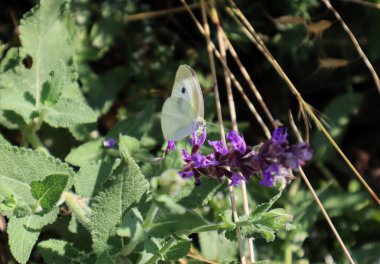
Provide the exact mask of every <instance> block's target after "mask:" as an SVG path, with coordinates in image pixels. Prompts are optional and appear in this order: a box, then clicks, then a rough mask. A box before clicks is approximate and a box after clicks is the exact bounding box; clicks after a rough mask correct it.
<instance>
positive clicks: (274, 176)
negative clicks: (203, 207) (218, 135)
mask: <svg viewBox="0 0 380 264" xmlns="http://www.w3.org/2000/svg"><path fill="white" fill-rule="evenodd" d="M205 140H206V131H204V132H203V133H202V134H201V135H200V136H197V134H196V133H194V134H193V135H192V136H191V139H190V144H191V145H192V150H191V152H190V153H188V152H187V151H186V150H185V149H183V150H182V158H183V161H184V162H185V165H184V169H183V170H182V171H181V172H179V175H180V176H181V177H182V178H186V179H187V178H191V177H194V178H195V182H196V185H199V184H200V182H201V180H200V177H201V176H202V175H204V176H207V177H211V178H214V179H216V180H218V181H219V182H222V181H223V177H227V178H228V179H230V185H231V186H234V187H236V186H238V185H241V183H242V182H243V181H244V182H248V181H249V180H250V179H251V177H252V176H253V175H256V176H257V177H259V178H260V179H261V180H260V184H261V185H263V186H266V187H273V186H275V185H276V184H277V183H280V182H285V183H286V182H290V181H291V180H292V179H293V178H294V176H293V174H292V171H291V170H297V169H298V168H299V166H303V165H304V164H305V163H306V161H308V160H310V159H311V158H312V156H313V152H312V150H311V149H310V147H309V144H307V143H305V142H303V143H298V144H293V145H291V144H289V142H288V141H287V129H286V128H285V127H280V128H277V129H275V130H274V131H273V134H272V137H271V139H270V140H268V141H267V142H265V143H264V144H261V145H259V146H256V147H251V146H247V144H246V142H245V140H244V137H243V136H242V135H239V134H238V133H237V132H236V131H234V130H232V131H231V132H229V133H228V135H227V140H228V141H229V142H228V144H227V145H225V144H224V143H223V141H208V144H209V145H210V146H211V147H213V149H214V151H213V152H212V153H210V154H209V155H202V154H200V149H201V147H202V146H203V144H204V142H205Z"/></svg>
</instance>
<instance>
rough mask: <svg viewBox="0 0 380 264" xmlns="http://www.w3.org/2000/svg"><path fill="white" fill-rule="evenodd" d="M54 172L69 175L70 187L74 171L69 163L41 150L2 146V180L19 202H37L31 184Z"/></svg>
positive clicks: (67, 185) (0, 165)
mask: <svg viewBox="0 0 380 264" xmlns="http://www.w3.org/2000/svg"><path fill="white" fill-rule="evenodd" d="M53 174H59V175H68V178H69V179H68V182H67V184H66V186H65V189H68V188H70V186H71V184H72V180H71V179H72V178H73V175H74V172H73V170H72V169H71V168H70V167H69V166H67V164H65V163H62V162H61V161H60V160H58V159H55V158H53V157H51V156H47V155H46V154H45V153H43V152H40V151H33V150H30V149H25V148H17V147H6V146H2V147H1V148H0V182H1V183H2V184H5V185H6V186H8V188H9V189H10V190H11V192H12V194H13V195H14V198H15V199H16V201H17V203H21V204H22V203H25V204H31V203H34V204H35V202H36V200H35V199H34V197H33V195H32V192H31V187H30V184H31V183H32V182H33V181H43V180H44V179H45V178H46V177H47V176H48V175H53Z"/></svg>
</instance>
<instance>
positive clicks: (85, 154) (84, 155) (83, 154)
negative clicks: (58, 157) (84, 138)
mask: <svg viewBox="0 0 380 264" xmlns="http://www.w3.org/2000/svg"><path fill="white" fill-rule="evenodd" d="M102 141H103V139H98V140H95V141H90V142H86V143H84V144H82V145H80V146H79V147H77V148H75V149H72V150H71V151H70V153H69V155H67V157H66V158H65V161H66V162H68V163H70V164H72V165H75V166H78V167H81V166H83V165H85V164H87V163H89V162H91V161H98V160H100V159H101V158H102V157H103V155H104V149H103V145H102Z"/></svg>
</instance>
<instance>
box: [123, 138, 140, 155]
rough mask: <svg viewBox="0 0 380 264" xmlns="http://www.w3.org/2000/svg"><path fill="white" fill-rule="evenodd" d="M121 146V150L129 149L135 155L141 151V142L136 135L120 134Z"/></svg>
mask: <svg viewBox="0 0 380 264" xmlns="http://www.w3.org/2000/svg"><path fill="white" fill-rule="evenodd" d="M119 148H120V151H123V150H128V152H129V154H130V155H131V156H133V155H134V154H136V153H137V152H138V151H139V149H140V142H139V141H138V140H137V139H136V138H134V137H130V136H123V135H120V142H119Z"/></svg>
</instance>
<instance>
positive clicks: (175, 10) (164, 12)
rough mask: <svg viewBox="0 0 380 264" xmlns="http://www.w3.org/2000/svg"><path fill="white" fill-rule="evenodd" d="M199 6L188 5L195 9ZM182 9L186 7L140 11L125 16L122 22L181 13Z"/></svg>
mask: <svg viewBox="0 0 380 264" xmlns="http://www.w3.org/2000/svg"><path fill="white" fill-rule="evenodd" d="M199 7H200V5H199V4H191V5H189V8H190V9H196V8H199ZM184 11H186V7H183V6H180V7H173V8H168V9H164V10H158V11H148V12H142V13H138V14H132V15H127V16H125V17H124V22H133V21H139V20H143V19H148V18H154V17H160V16H166V15H169V14H176V13H181V12H184Z"/></svg>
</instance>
